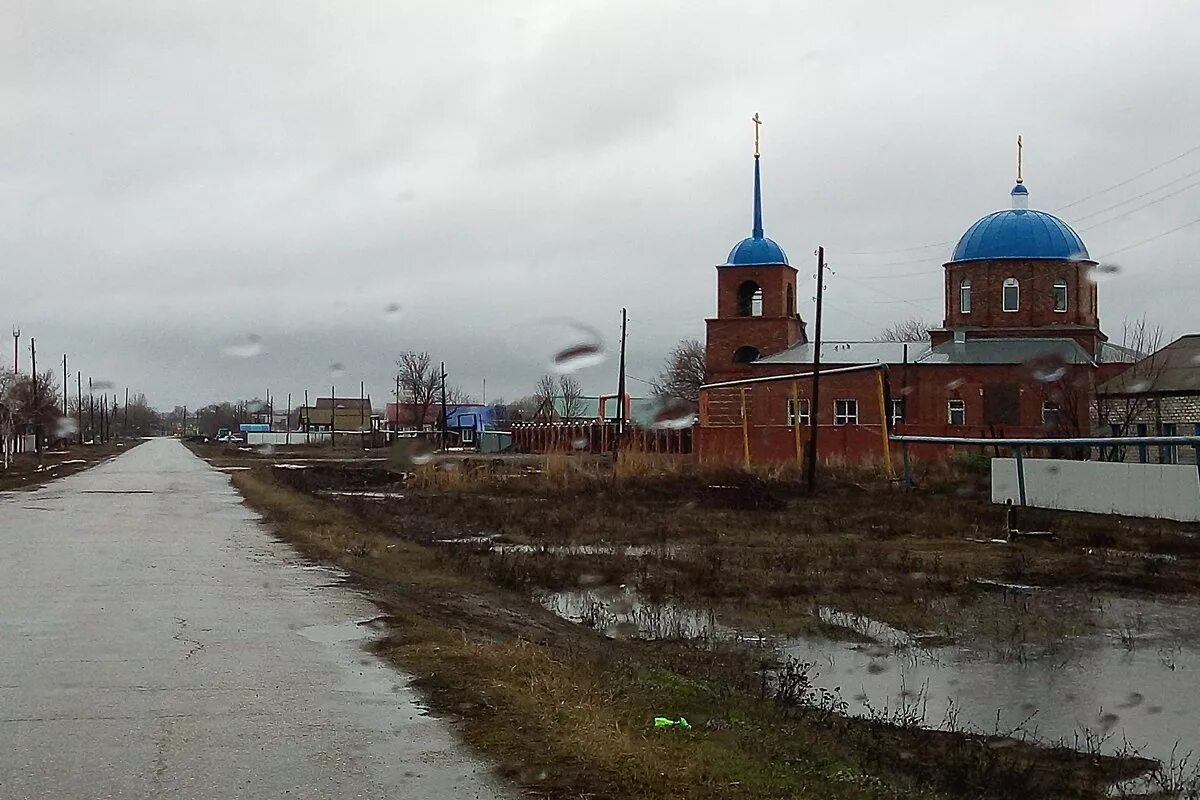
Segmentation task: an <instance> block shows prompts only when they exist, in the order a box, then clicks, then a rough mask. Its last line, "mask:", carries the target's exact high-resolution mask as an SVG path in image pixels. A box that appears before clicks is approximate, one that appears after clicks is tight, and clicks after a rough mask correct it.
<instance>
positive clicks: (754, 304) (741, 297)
mask: <svg viewBox="0 0 1200 800" xmlns="http://www.w3.org/2000/svg"><path fill="white" fill-rule="evenodd" d="M738 315H739V316H743V317H761V316H762V315H763V290H762V287H761V286H759V285H758V284H757V283H755V282H754V281H742V285H741V286H739V287H738Z"/></svg>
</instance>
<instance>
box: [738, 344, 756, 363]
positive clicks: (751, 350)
mask: <svg viewBox="0 0 1200 800" xmlns="http://www.w3.org/2000/svg"><path fill="white" fill-rule="evenodd" d="M757 360H758V348H757V347H752V346H750V345H748V344H744V345H742V346H741V347H739V348H738V349H737V350H736V351H735V352H734V354H733V363H735V364H749V363H750V362H751V361H757Z"/></svg>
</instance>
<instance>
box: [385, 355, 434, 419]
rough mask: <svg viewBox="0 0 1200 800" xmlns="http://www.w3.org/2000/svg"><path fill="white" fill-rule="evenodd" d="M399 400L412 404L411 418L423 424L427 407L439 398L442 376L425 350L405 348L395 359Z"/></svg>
mask: <svg viewBox="0 0 1200 800" xmlns="http://www.w3.org/2000/svg"><path fill="white" fill-rule="evenodd" d="M396 367H397V368H398V369H399V373H398V374H399V376H400V396H401V400H402V401H404V402H408V403H411V404H412V407H413V420H414V423H415V424H416V425H417V426H418V427H421V426H424V424H425V419H426V417H427V416H428V414H429V408H430V406H432V405H433V404H434V402H435V401H439V402H440V400H441V397H440V394H441V389H442V376H441V373H440V371H439V369H438V368H437V367H436V366H435V365H434V363H433V358H432V357H431V356H430V355H429V353H428V352H427V351H422V352H417V351H415V350H406V351H404V352H403V353H401V354H400V357H399V358H398V359H396Z"/></svg>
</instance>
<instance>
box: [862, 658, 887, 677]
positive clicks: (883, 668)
mask: <svg viewBox="0 0 1200 800" xmlns="http://www.w3.org/2000/svg"><path fill="white" fill-rule="evenodd" d="M887 669H888V665H887V663H886V662H884V661H872V662H871V663H870V664H867V672H869V673H870V674H872V675H878V674H879V673H881V672H887Z"/></svg>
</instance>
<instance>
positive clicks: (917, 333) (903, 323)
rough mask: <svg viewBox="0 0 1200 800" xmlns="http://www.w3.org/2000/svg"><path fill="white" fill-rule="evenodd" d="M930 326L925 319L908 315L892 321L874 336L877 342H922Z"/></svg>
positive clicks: (926, 337) (925, 338)
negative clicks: (906, 317) (897, 320)
mask: <svg viewBox="0 0 1200 800" xmlns="http://www.w3.org/2000/svg"><path fill="white" fill-rule="evenodd" d="M931 327H932V326H931V325H930V324H929V323H927V322H925V320H922V319H917V318H916V317H910V318H908V319H904V320H900V321H899V322H893V323H892V324H891V325H888V326H887V327H886V328H884V329H883V330H881V331H880V332H879V333H878V334H876V336H875V341H877V342H924V341H926V340H927V339H929V329H930V328H931Z"/></svg>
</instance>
